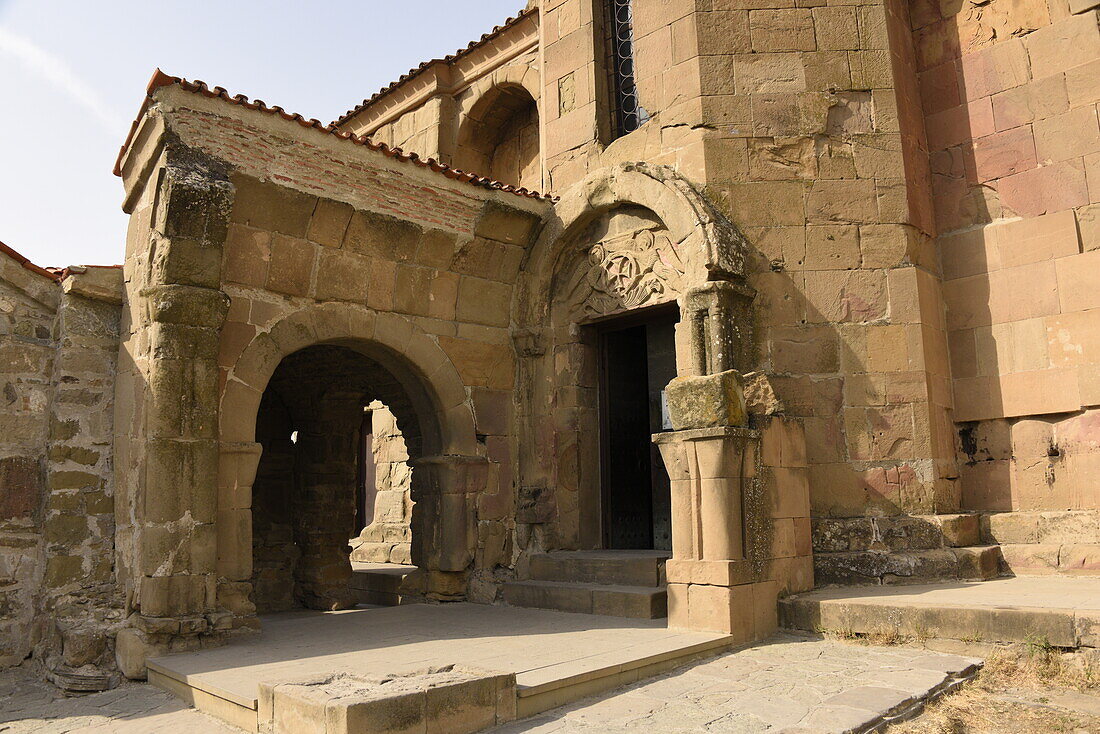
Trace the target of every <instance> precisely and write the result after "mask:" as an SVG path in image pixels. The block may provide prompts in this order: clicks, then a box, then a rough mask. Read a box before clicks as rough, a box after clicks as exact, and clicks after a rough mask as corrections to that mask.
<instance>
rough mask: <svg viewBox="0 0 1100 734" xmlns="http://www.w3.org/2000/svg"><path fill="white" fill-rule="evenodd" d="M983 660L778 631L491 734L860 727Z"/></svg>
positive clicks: (790, 731) (914, 702)
mask: <svg viewBox="0 0 1100 734" xmlns="http://www.w3.org/2000/svg"><path fill="white" fill-rule="evenodd" d="M979 664H980V662H979V661H978V660H975V659H972V658H964V657H959V656H956V655H943V654H940V653H934V652H929V651H927V650H921V649H916V648H907V647H866V646H861V645H852V644H847V643H843V642H834V641H827V640H819V639H812V638H803V637H794V636H787V635H780V636H778V637H776V638H773V640H772V641H771V642H769V643H767V644H764V645H758V646H756V647H752V648H748V649H745V650H740V651H737V652H732V653H728V654H726V655H722V656H719V657H717V658H714V659H712V660H708V661H705V662H702V663H699V664H696V665H694V666H691V667H689V668H686V669H681V670H679V671H676V672H673V673H670V674H667V675H663V676H661V677H659V678H656V679H650V680H648V681H643V682H641V683H637V684H635V685H632V686H627V687H625V688H621V689H619V690H617V691H613V692H611V693H610V694H607V695H604V696H598V697H595V698H590V699H586V700H583V701H578V702H577V703H574V704H570V705H568V706H562V707H561V708H558V709H553V710H551V711H547V712H546V713H544V714H540V715H539V716H536V717H534V718H531V719H528V720H526V721H520V722H516V723H513V724H509V725H507V726H503V727H498V728H497V729H495V730H493V732H494V734H519V733H520V732H524V733H525V734H550V733H551V732H552V733H553V734H597V733H599V734H626V733H627V732H650V733H652V734H657V733H658V732H660V734H666V733H674V732H685V733H686V732H723V733H727V732H728V733H730V734H733V733H737V734H755V733H756V732H768V733H769V734H778V733H779V732H783V733H784V734H795V733H796V732H797V733H799V734H829V733H831V732H862V731H865V730H867V729H869V728H870V727H872V726H874V725H876V724H880V723H881V722H883V721H884V720H892V719H893V718H895V717H900V716H904V715H905V714H906V713H909V712H912V711H913V710H914V709H918V710H919V707H920V705H921V703H922V701H923V699H925V698H927V697H928V696H929V694H931V693H933V692H939V691H941V690H944V689H945V688H946V687H949V686H951V685H952V684H954V683H955V682H956V681H958V680H960V678H962V677H965V676H969V675H972V674H973V673H974V672H976V669H977V666H978V665H979Z"/></svg>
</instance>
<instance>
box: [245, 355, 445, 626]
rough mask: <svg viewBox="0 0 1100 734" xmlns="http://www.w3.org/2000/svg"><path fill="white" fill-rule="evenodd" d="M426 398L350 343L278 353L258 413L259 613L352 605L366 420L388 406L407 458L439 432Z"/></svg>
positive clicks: (255, 535) (255, 518) (255, 534)
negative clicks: (353, 556) (278, 359)
mask: <svg viewBox="0 0 1100 734" xmlns="http://www.w3.org/2000/svg"><path fill="white" fill-rule="evenodd" d="M427 401H428V396H427V395H426V394H425V393H424V391H423V389H422V388H420V386H419V385H418V384H417V383H416V382H415V381H413V380H410V379H409V377H408V373H407V372H406V373H405V374H404V376H403V379H399V378H398V377H397V376H396V375H395V371H394V370H392V369H391V368H387V367H386V366H384V365H383V364H382V363H381V362H379V361H378V360H377V359H376V358H372V357H371V356H368V355H367V354H365V353H363V352H362V351H358V350H356V349H353V348H351V347H348V346H340V345H335V344H322V345H315V346H310V347H306V348H304V349H301V350H298V351H296V352H294V353H292V354H290V355H288V356H287V357H285V358H283V360H282V361H281V362H280V363H279V366H278V367H277V368H276V370H275V372H274V374H273V375H272V377H271V380H270V381H269V382H268V384H267V387H266V389H265V390H264V393H263V396H262V398H261V401H260V407H259V411H258V413H257V419H256V441H257V442H258V443H259V444H260V445H261V457H260V462H259V465H258V467H257V472H256V479H255V482H254V484H253V488H252V539H253V576H252V586H253V595H254V601H255V603H256V606H257V611H258V612H260V613H264V612H272V611H282V610H286V609H291V608H295V607H307V608H312V609H342V608H347V607H350V606H353V605H354V604H355V601H356V600H355V595H354V594H353V592H352V590H351V588H350V581H351V577H352V566H351V563H350V560H349V553H350V551H351V548H350V547H349V539H350V538H352V537H353V536H355V535H356V534H357V532H358V530H359V529H360V528H359V527H358V526H359V524H360V523H359V522H358V517H357V515H359V514H360V513H362V512H363V509H364V508H363V506H362V505H363V503H362V493H363V490H364V486H363V482H364V465H365V464H366V463H367V462H368V461H370V462H373V461H374V457H373V454H372V455H370V456H367V455H366V453H365V448H366V446H365V441H364V430H365V429H367V426H368V423H367V419H368V418H369V414H370V413H372V412H373V411H374V410H375V408H376V407H377V406H379V405H384V406H386V408H387V409H388V411H389V412H390V414H392V416H393V418H394V420H395V422H396V424H397V426H398V427H399V428H400V435H401V438H402V443H403V445H404V447H405V449H406V450H407V451H408V454H409V456H410V457H412V458H414V459H415V458H419V457H422V456H423V455H424V448H425V445H429V446H431V445H432V444H435V445H438V436H437V434H438V430H437V429H436V428H435V427H434V426H431V425H427V426H426V425H425V423H426V422H427V423H431V419H430V417H429V418H427V419H425V418H424V416H425V411H424V410H423V408H425V407H426V406H427ZM418 403H419V404H420V409H419V410H418ZM427 415H428V416H430V415H431V413H430V412H429V413H427ZM368 430H369V429H368ZM410 531H411V528H410Z"/></svg>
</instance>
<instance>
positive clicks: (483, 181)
mask: <svg viewBox="0 0 1100 734" xmlns="http://www.w3.org/2000/svg"><path fill="white" fill-rule="evenodd" d="M172 85H177V86H179V87H180V88H181V89H183V90H184V91H187V92H192V93H194V94H201V95H202V96H204V97H210V98H219V99H222V100H224V101H225V102H228V103H229V104H232V105H240V106H242V107H245V108H247V109H250V110H258V111H260V112H264V113H266V114H269V115H278V116H280V117H282V118H283V119H284V120H291V121H294V122H297V123H298V124H299V125H301V126H302V127H307V128H313V129H315V130H317V131H318V132H321V133H324V134H326V135H332V136H334V137H336V138H339V139H341V140H347V141H348V142H351V143H354V144H356V145H362V146H363V147H365V148H369V149H370V150H374V151H378V152H379V153H382V154H383V155H385V156H387V157H389V158H393V159H394V160H397V161H401V162H403V163H404V162H408V163H414V164H416V165H418V166H421V167H423V168H428V169H430V170H432V171H434V172H436V173H440V174H442V175H444V176H446V177H447V178H450V179H453V180H455V181H461V182H463V183H468V184H471V185H473V186H479V187H481V188H486V189H492V190H494V191H504V192H506V193H509V194H515V195H517V196H523V197H526V198H529V199H542V200H546V201H554V200H556V197H554V196H553V195H551V194H544V193H540V192H538V191H532V190H530V189H527V188H523V187H520V186H513V185H511V184H506V183H503V182H501V181H496V180H494V179H491V178H487V177H485V176H479V175H477V174H476V173H467V172H466V171H462V170H459V169H457V168H451V167H450V166H448V165H446V164H444V163H440V162H439V161H437V160H436V159H435V158H421V157H420V156H419V155H417V154H416V153H406V152H405V151H403V150H402V149H401V148H395V147H390V146H388V145H386V144H385V143H375V142H374V141H373V140H371V139H370V138H368V137H367V136H365V135H362V136H360V135H355V134H354V133H350V132H345V131H343V130H340V129H338V128H337V127H336V126H335V125H334V124H332V123H330V124H328V125H325V124H323V123H322V122H321V121H320V120H315V119H309V120H307V119H306V118H304V117H302V116H301V115H299V114H297V113H292V112H287V111H286V110H284V109H283V108H282V107H279V106H270V107H269V106H268V105H266V104H265V103H264V102H263V101H261V100H258V99H257V100H249V99H248V97H246V96H244V95H243V94H236V95H231V94H230V93H229V92H228V91H226V90H225V89H223V88H222V87H214V88H210V87H208V86H207V85H206V83H205V82H201V81H198V80H195V81H188V80H187V79H182V78H180V77H177V76H169V75H168V74H165V73H164V72H163V71H161V70H160V69H157V70H156V71H155V72H153V78H152V79H150V80H149V86H148V89H147V90H146V96H145V100H144V101H143V102H142V105H141V110H139V112H138V115H137V119H135V120H134V122H133V124H132V125H130V132H129V133H128V134H127V135H126V142H124V143H123V144H122V149H121V150H120V151H119V153H118V158H117V160H116V161H115V169H114V174H115V175H116V176H121V175H122V158H123V156H125V155H126V150H127V148H129V147H130V143H131V142H133V139H134V135H135V134H136V133H137V129H138V125H140V124H141V118H142V117H143V116H144V115H145V112H146V111H147V110H148V109H149V105H150V104H151V103H152V101H153V93H154V92H156V90H157V89H159V88H161V87H167V86H172Z"/></svg>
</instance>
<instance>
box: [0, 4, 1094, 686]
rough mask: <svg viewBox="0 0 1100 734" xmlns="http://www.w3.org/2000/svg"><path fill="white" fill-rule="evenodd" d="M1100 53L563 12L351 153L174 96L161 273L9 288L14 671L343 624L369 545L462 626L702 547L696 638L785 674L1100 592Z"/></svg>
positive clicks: (98, 672) (133, 146)
mask: <svg viewBox="0 0 1100 734" xmlns="http://www.w3.org/2000/svg"><path fill="white" fill-rule="evenodd" d="M1097 15H1098V11H1097V7H1096V4H1095V2H1094V1H1093V0H1068V1H1067V0H1049V2H1044V1H1043V0H1028V1H1027V2H1023V3H1016V2H1010V1H1009V0H991V2H984V3H973V2H956V3H950V2H940V3H935V2H928V1H926V0H912V1H911V2H903V1H902V0H867V1H861V0H852V1H851V2H843V1H842V2H832V1H831V0H830V2H827V3H826V2H824V1H822V2H817V1H816V0H805V1H804V0H798V2H794V1H793V0H791V1H790V2H787V1H785V0H783V1H781V0H705V1H704V0H633V2H631V1H630V0H606V1H603V2H594V1H593V0H541V2H532V3H530V4H529V6H528V7H527V8H526V9H525V10H524V11H523V12H522V13H521V14H519V15H518V16H517V17H516V18H514V19H511V20H509V21H508V22H506V23H505V24H504V25H502V26H499V27H497V28H495V29H494V30H493V31H492V32H491V33H489V34H487V35H486V36H484V37H483V38H482V39H481V40H479V41H477V42H474V43H473V44H471V45H470V46H469V47H468V48H466V49H464V50H462V51H460V52H458V53H456V54H454V55H452V56H448V57H446V58H443V59H438V60H434V61H430V62H427V63H425V64H422V65H421V66H420V67H418V68H416V69H414V70H412V71H410V72H409V74H407V75H405V76H404V77H402V78H401V79H400V80H398V81H397V82H395V83H394V84H392V85H390V86H389V87H387V88H385V89H383V90H381V91H380V92H379V93H377V94H375V95H374V96H373V97H371V98H369V99H367V100H364V102H363V103H362V104H361V105H359V106H357V107H355V108H354V109H352V110H350V111H349V112H348V113H347V114H346V115H344V116H343V117H342V118H341V119H340V120H338V121H336V122H334V123H332V124H329V125H324V124H322V123H319V122H317V121H316V120H308V119H305V118H302V117H301V116H299V115H293V114H290V113H287V112H285V111H284V110H283V109H282V108H279V107H270V106H267V105H266V104H264V103H262V102H259V101H250V100H248V99H247V98H245V97H243V96H239V95H237V96H234V95H231V94H230V93H228V92H226V91H225V90H223V89H221V88H217V87H215V88H210V87H208V86H207V85H205V84H203V83H201V82H190V81H187V80H184V79H180V78H176V77H170V76H167V75H165V74H163V73H161V72H159V71H158V72H157V73H156V74H155V75H154V77H153V79H152V81H151V82H150V85H149V88H148V93H147V97H146V98H145V100H144V102H143V104H142V107H141V111H140V114H139V115H138V118H137V120H136V121H135V123H134V126H133V128H132V130H131V132H130V135H129V137H128V138H127V140H126V143H125V145H124V146H123V149H122V151H121V153H120V155H119V159H118V165H117V168H116V173H117V174H118V175H119V176H120V177H121V180H122V182H123V184H124V190H125V199H124V208H125V210H126V212H128V213H129V215H130V226H129V231H128V234H127V239H126V244H125V257H124V262H123V264H122V266H121V267H71V268H67V269H65V270H51V269H43V268H39V267H37V266H34V265H33V264H31V263H29V262H28V261H27V260H26V259H25V258H23V257H22V256H20V255H18V254H17V253H15V252H14V251H11V250H10V249H7V248H5V254H6V256H5V257H3V258H0V269H2V270H0V311H2V312H3V320H2V321H0V323H2V324H3V325H4V328H3V330H2V331H0V354H2V355H3V356H2V358H0V369H2V371H3V373H4V374H3V375H2V378H3V382H4V395H5V399H4V402H3V404H2V405H0V413H2V415H3V418H2V419H0V420H2V422H0V425H3V426H4V427H5V428H6V430H5V431H4V432H3V433H4V435H3V436H0V443H2V446H0V482H2V491H3V495H2V496H0V510H2V513H3V514H2V516H0V579H2V580H3V582H4V583H3V584H2V585H0V608H2V609H3V610H4V614H3V621H2V622H0V662H3V663H5V664H13V663H17V662H19V661H20V660H22V659H24V658H26V657H28V656H31V655H33V656H34V657H36V658H37V659H40V660H41V661H42V662H43V664H44V665H45V667H46V670H47V671H48V672H49V674H50V676H51V678H52V679H54V680H55V681H56V682H58V683H59V684H60V685H63V686H66V687H69V688H73V689H80V688H81V687H84V688H95V687H102V686H103V685H105V684H106V681H108V680H109V679H110V678H111V676H114V675H117V672H121V673H122V674H124V675H126V676H128V677H134V678H140V677H143V675H144V661H145V659H146V657H147V656H149V655H152V654H159V653H163V652H170V651H177V650H190V649H197V648H199V647H201V646H204V645H214V644H221V643H223V642H225V641H227V640H228V639H230V638H232V637H233V636H234V635H241V634H247V633H249V632H250V631H253V630H256V629H258V628H260V626H261V622H260V620H259V617H258V613H259V612H263V611H270V610H277V609H284V608H291V607H298V606H305V607H309V608H315V609H338V608H344V607H346V606H349V605H351V604H354V601H355V600H354V598H353V594H352V593H351V591H350V587H349V582H350V578H351V575H352V567H351V564H350V562H349V547H348V541H349V538H353V537H356V536H358V538H359V539H358V540H357V541H355V542H354V543H353V544H354V545H355V546H356V551H355V553H360V554H361V559H362V560H382V561H403V560H407V561H411V564H412V565H415V566H416V571H415V572H413V573H411V574H409V575H408V576H406V577H405V578H404V581H403V586H402V594H403V595H404V596H408V597H410V598H416V599H421V600H424V601H428V602H446V601H454V600H469V601H474V602H478V603H484V604H493V603H506V602H508V601H509V599H510V597H509V594H508V592H507V589H508V587H509V584H513V583H515V582H517V581H522V580H523V579H526V578H528V577H529V576H530V573H531V559H532V558H533V557H535V556H537V555H539V554H542V553H544V552H546V551H555V550H590V549H616V548H635V549H638V548H648V549H655V550H658V551H659V550H667V551H668V552H669V553H670V555H671V557H670V559H669V560H668V562H667V564H666V566H665V573H666V575H667V598H668V615H669V623H670V625H673V626H677V627H684V628H690V629H701V630H717V631H722V632H729V633H730V634H732V635H734V636H736V637H737V638H738V639H740V640H745V641H747V640H753V639H760V638H763V637H765V636H767V635H769V634H770V633H771V632H772V631H773V630H774V629H775V627H776V601H777V599H778V598H779V597H781V596H783V595H786V594H790V593H796V592H799V591H805V590H808V589H811V588H813V587H814V586H815V584H816V585H819V586H820V585H825V584H836V583H839V584H882V583H905V582H909V581H917V580H929V579H982V578H990V577H992V576H994V575H997V574H1000V573H1009V572H1011V573H1018V574H1022V573H1067V574H1071V573H1089V572H1092V573H1100V487H1098V484H1097V481H1096V476H1097V474H1098V470H1100V412H1098V410H1097V406H1100V316H1098V314H1100V310H1098V309H1100V126H1098V122H1097V102H1098V101H1100V30H1098V24H1097ZM371 405H375V407H378V406H385V409H386V410H387V411H388V412H389V413H390V414H391V415H392V423H393V424H395V428H396V430H393V429H387V431H385V432H383V433H384V436H385V438H386V441H387V444H386V445H387V446H391V445H392V446H396V445H397V444H398V443H399V444H400V447H399V448H394V449H386V451H387V452H391V453H388V455H387V457H386V458H385V460H384V461H383V460H379V461H380V462H381V464H385V466H386V469H385V471H386V472H387V474H386V476H387V477H391V476H392V477H393V478H394V480H393V481H401V482H406V483H407V487H408V490H407V493H406V492H405V490H404V486H405V485H401V486H400V487H399V486H397V485H395V484H388V485H386V491H385V492H380V493H379V495H378V496H379V497H380V498H381V497H382V496H383V495H386V496H387V499H385V500H379V502H380V503H389V504H388V505H387V506H388V507H390V509H391V510H392V511H391V512H389V513H388V514H387V515H386V517H389V518H390V520H391V522H389V525H386V522H385V521H383V520H382V519H381V515H379V516H378V518H377V521H376V522H374V523H372V524H371V525H369V526H368V527H367V528H365V529H364V528H361V527H356V516H357V514H356V502H357V499H356V497H357V494H356V492H357V487H360V486H361V485H362V484H363V478H362V472H363V471H364V456H365V449H364V448H363V446H364V443H363V441H362V436H363V430H364V429H363V426H364V425H365V423H364V408H366V407H369V406H371ZM379 430H381V429H379ZM380 435H382V434H380ZM639 437H640V438H639ZM398 439H399V440H398ZM387 481H390V480H389V479H387ZM406 494H407V498H406ZM398 496H400V497H398ZM639 497H641V499H640V500H639ZM394 502H396V504H393V503H394ZM381 506H382V504H378V505H376V507H381ZM394 508H397V509H394ZM405 522H408V527H407V530H405V529H403V523H405ZM384 526H385V527H384ZM379 546H385V548H384V549H380V548H379ZM372 554H374V555H372ZM377 554H382V555H381V556H379V555H377ZM406 554H407V557H406ZM594 603H595V602H591V604H594ZM596 606H598V604H597V605H596ZM594 611H598V609H594ZM611 613H614V611H613V610H612V611H611Z"/></svg>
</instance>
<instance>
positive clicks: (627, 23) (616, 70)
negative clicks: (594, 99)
mask: <svg viewBox="0 0 1100 734" xmlns="http://www.w3.org/2000/svg"><path fill="white" fill-rule="evenodd" d="M606 7H607V12H608V15H609V16H610V17H609V18H608V19H607V20H608V37H609V38H608V40H609V44H610V49H609V51H610V53H609V54H608V56H609V61H610V66H611V69H610V72H611V73H610V77H611V78H610V83H611V89H612V93H613V94H614V100H613V103H614V104H613V106H614V125H615V137H620V136H622V135H626V134H627V133H630V132H633V131H635V130H637V129H638V128H639V127H641V126H642V123H644V122H645V121H646V120H648V119H649V113H648V112H646V110H645V108H644V107H642V105H641V102H640V101H639V99H638V87H637V85H636V84H635V80H634V3H633V0H607V6H606Z"/></svg>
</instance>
